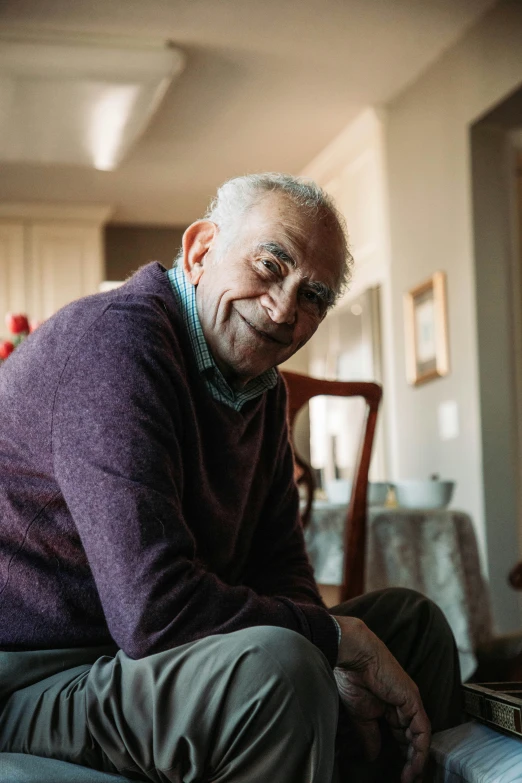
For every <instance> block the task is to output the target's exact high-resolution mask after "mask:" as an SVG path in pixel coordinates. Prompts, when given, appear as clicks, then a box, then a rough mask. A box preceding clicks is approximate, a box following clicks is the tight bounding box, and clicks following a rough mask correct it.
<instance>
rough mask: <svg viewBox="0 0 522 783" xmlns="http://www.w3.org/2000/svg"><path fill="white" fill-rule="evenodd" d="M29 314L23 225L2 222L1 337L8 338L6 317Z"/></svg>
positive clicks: (0, 268)
mask: <svg viewBox="0 0 522 783" xmlns="http://www.w3.org/2000/svg"><path fill="white" fill-rule="evenodd" d="M8 312H13V313H25V312H27V300H26V275H25V263H24V227H23V224H22V223H15V222H8V221H0V335H3V336H7V335H6V332H7V329H6V328H5V327H4V316H5V314H6V313H8Z"/></svg>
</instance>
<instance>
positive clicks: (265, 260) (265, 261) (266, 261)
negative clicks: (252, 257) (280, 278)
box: [261, 258, 279, 275]
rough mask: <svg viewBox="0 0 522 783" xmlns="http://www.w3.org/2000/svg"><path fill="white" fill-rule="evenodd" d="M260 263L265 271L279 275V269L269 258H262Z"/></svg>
mask: <svg viewBox="0 0 522 783" xmlns="http://www.w3.org/2000/svg"><path fill="white" fill-rule="evenodd" d="M261 263H262V264H263V266H264V267H265V268H266V269H269V270H270V272H273V273H274V274H276V275H277V274H279V267H278V265H277V264H276V262H275V261H272V259H271V258H263V259H262V260H261Z"/></svg>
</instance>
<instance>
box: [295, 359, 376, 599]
mask: <svg viewBox="0 0 522 783" xmlns="http://www.w3.org/2000/svg"><path fill="white" fill-rule="evenodd" d="M281 374H282V376H283V378H284V379H285V381H286V385H287V388H288V424H289V429H290V433H291V437H292V431H293V424H294V421H295V417H296V416H297V413H298V412H299V411H300V410H301V408H302V407H303V405H306V403H307V402H308V401H309V400H310V399H311V398H312V397H317V396H321V395H328V396H335V397H363V398H364V400H365V401H366V414H365V421H364V425H363V431H362V437H361V441H360V444H359V450H358V455H357V460H356V464H355V474H354V481H353V486H352V496H351V499H350V503H349V506H348V511H347V515H346V523H345V527H344V541H343V544H344V566H343V584H342V587H341V601H346V600H348V599H349V598H354V597H355V596H357V595H361V594H362V593H363V592H364V568H365V549H366V514H367V493H368V471H369V469H370V461H371V456H372V448H373V441H374V436H375V427H376V424H377V414H378V412H379V405H380V402H381V398H382V387H381V386H379V384H378V383H366V382H362V381H361V382H359V381H325V380H321V379H319V378H311V377H309V376H307V375H300V374H298V373H294V372H286V371H284V372H282V373H281ZM294 455H295V460H296V462H297V464H298V465H299V467H300V468H301V470H302V471H303V475H304V477H305V482H304V483H305V486H306V488H307V492H308V498H307V507H306V508H305V511H304V515H303V516H304V518H305V521H306V513H307V511H308V514H309V513H310V510H311V505H312V500H313V489H314V487H313V478H312V472H311V470H310V466H309V465H307V463H306V462H305V460H304V459H303V458H302V457H301V456H300V455H299V454H297V453H296V451H295V449H294Z"/></svg>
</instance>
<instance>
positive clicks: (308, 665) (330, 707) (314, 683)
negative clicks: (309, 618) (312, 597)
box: [225, 626, 338, 732]
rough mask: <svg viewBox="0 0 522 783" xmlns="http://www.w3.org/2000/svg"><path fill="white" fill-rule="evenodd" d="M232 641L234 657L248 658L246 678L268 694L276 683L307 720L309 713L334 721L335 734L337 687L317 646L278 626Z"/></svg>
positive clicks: (244, 633) (236, 636)
mask: <svg viewBox="0 0 522 783" xmlns="http://www.w3.org/2000/svg"><path fill="white" fill-rule="evenodd" d="M231 637H234V638H233V639H232V638H231ZM225 638H226V637H225ZM229 639H230V642H232V647H233V652H232V654H234V655H240V656H241V657H242V658H243V659H244V669H243V672H242V676H243V677H244V678H247V679H248V680H249V681H251V682H259V683H262V684H263V686H264V687H263V688H262V689H261V690H262V691H263V692H264V693H265V694H269V693H270V688H267V687H266V685H267V684H269V683H272V686H273V687H275V688H277V690H278V691H279V693H281V692H285V693H287V694H288V696H289V697H290V699H289V701H293V702H294V703H295V704H296V705H297V707H298V709H299V710H300V711H301V712H302V714H303V716H304V717H305V719H307V718H308V714H315V715H321V716H322V717H324V719H325V720H326V721H327V722H332V725H333V731H334V732H335V725H336V721H337V709H338V695H337V687H336V684H335V680H334V677H333V673H332V670H331V668H330V666H329V664H328V661H327V660H326V658H325V657H324V655H323V654H322V653H321V652H320V651H319V649H318V648H317V647H315V646H314V645H313V644H312V643H311V642H309V641H308V640H307V639H305V638H304V637H303V636H301V635H300V634H298V633H295V632H294V631H289V630H287V629H286V628H277V627H274V626H258V627H253V628H248V629H245V630H243V631H237V632H236V633H234V634H230V637H229Z"/></svg>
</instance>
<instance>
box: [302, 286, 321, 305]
mask: <svg viewBox="0 0 522 783" xmlns="http://www.w3.org/2000/svg"><path fill="white" fill-rule="evenodd" d="M303 296H304V298H305V299H306V300H307V301H308V302H310V304H313V305H317V306H319V305H321V304H322V302H323V300H322V299H321V297H320V296H319V294H317V293H316V292H315V291H312V290H311V289H308V290H307V291H303Z"/></svg>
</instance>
